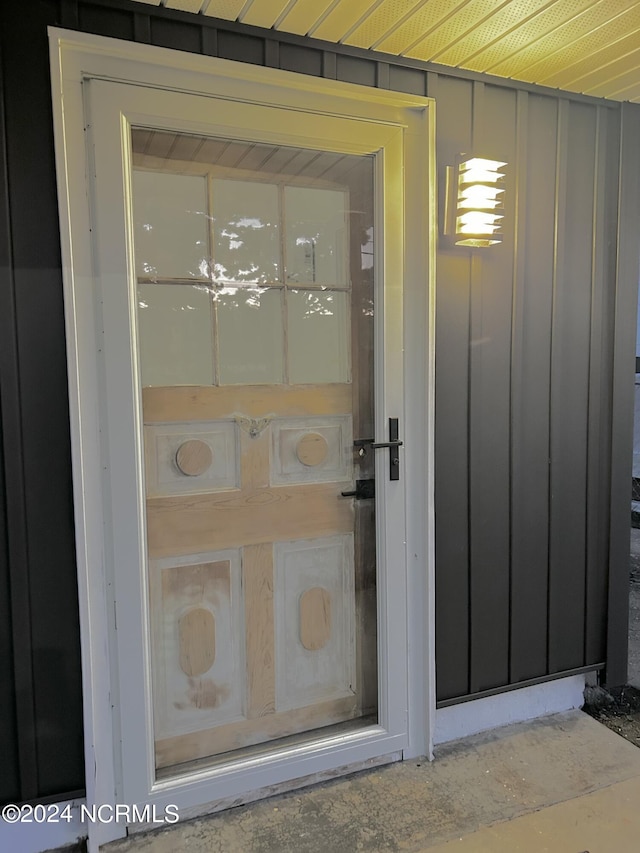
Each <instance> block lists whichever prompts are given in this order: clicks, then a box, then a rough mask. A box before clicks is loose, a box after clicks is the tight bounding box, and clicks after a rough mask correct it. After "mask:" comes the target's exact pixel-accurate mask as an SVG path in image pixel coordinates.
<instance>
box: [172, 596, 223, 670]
mask: <svg viewBox="0 0 640 853" xmlns="http://www.w3.org/2000/svg"><path fill="white" fill-rule="evenodd" d="M178 635H179V638H180V639H179V647H180V668H181V669H182V671H183V672H184V673H185V674H186V675H188V676H190V677H192V678H195V677H196V676H198V675H203V673H205V672H207V671H208V670H210V669H211V667H212V666H213V662H214V660H215V659H216V620H215V619H214V616H213V613H212V612H211V611H210V610H205V609H204V607H197V608H195V609H193V610H189V611H188V612H187V613H185V614H184V615H183V616H181V617H180V621H179V623H178Z"/></svg>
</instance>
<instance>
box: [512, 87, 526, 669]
mask: <svg viewBox="0 0 640 853" xmlns="http://www.w3.org/2000/svg"><path fill="white" fill-rule="evenodd" d="M528 116H529V96H528V94H527V92H518V93H517V96H516V162H515V163H514V164H513V167H512V174H514V175H515V182H514V183H515V223H514V248H513V302H512V306H511V364H510V369H511V389H510V396H509V490H510V500H509V653H508V661H509V680H510V681H512V682H513V681H517V680H518V675H517V674H514V667H513V647H514V637H513V627H514V620H513V604H514V601H513V595H514V577H513V574H514V565H513V550H514V549H513V535H514V504H515V503H516V502H517V501H518V500H519V499H523V498H524V497H525V496H523V495H522V494H520V493H516V491H515V490H514V484H515V482H516V475H517V474H518V473H519V472H518V459H517V458H516V455H515V448H514V435H513V433H514V420H515V417H516V415H515V405H514V400H516V399H517V395H518V393H519V392H520V393H522V390H523V389H522V376H523V336H524V284H525V274H526V264H525V261H526V238H527V230H526V224H527V222H526V219H527V213H528V209H529V208H528V205H527V136H528V130H529V128H528ZM517 482H521V480H520V478H519V477H518V478H517ZM523 511H524V506H523V507H521V512H523Z"/></svg>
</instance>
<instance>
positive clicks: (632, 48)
mask: <svg viewBox="0 0 640 853" xmlns="http://www.w3.org/2000/svg"><path fill="white" fill-rule="evenodd" d="M136 1H137V2H138V3H143V4H146V5H148V6H166V7H167V8H169V9H178V10H181V11H186V12H193V13H196V14H201V15H206V16H208V17H213V18H221V19H223V20H228V21H238V22H240V23H246V24H250V25H253V26H258V27H262V28H265V29H274V30H276V31H279V32H283V33H292V34H295V35H301V36H310V37H313V38H317V39H322V40H324V41H328V42H333V43H335V44H345V45H349V46H353V47H360V48H364V49H372V50H378V51H381V52H383V53H388V54H392V55H395V56H401V57H402V56H404V57H408V58H411V59H420V60H424V61H431V62H437V63H440V64H442V65H445V66H449V67H452V68H463V69H467V70H471V71H477V72H486V73H489V74H495V75H497V76H499V77H506V78H512V79H515V80H522V81H524V82H527V83H539V84H542V85H546V86H554V87H558V88H561V89H565V90H567V91H570V92H581V93H585V94H598V95H600V96H603V97H609V98H614V99H616V100H635V101H640V68H637V66H636V65H635V63H636V60H637V58H638V55H639V54H638V51H640V0H502V2H500V0H136ZM634 75H635V76H634Z"/></svg>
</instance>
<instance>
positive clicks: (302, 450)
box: [296, 432, 329, 468]
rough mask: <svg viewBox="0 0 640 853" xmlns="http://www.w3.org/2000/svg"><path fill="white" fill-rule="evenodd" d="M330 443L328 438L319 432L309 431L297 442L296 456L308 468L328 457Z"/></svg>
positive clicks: (319, 463)
mask: <svg viewBox="0 0 640 853" xmlns="http://www.w3.org/2000/svg"><path fill="white" fill-rule="evenodd" d="M328 452H329V445H328V444H327V439H326V438H325V437H324V436H323V435H320V433H318V432H308V433H306V435H303V436H302V437H301V438H299V439H298V443H297V444H296V456H297V457H298V459H299V461H300V462H301V463H302V464H303V465H306V466H307V467H308V468H315V467H316V465H321V464H322V463H323V462H324V460H325V459H326V458H327V453H328Z"/></svg>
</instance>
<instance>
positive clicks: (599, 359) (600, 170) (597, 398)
mask: <svg viewBox="0 0 640 853" xmlns="http://www.w3.org/2000/svg"><path fill="white" fill-rule="evenodd" d="M606 163H607V123H606V115H605V111H604V109H603V108H602V107H597V108H596V150H595V180H594V184H593V212H592V221H593V238H592V244H591V245H592V249H591V318H590V326H591V330H590V346H589V353H588V360H589V372H588V377H589V396H588V402H587V459H586V466H587V484H586V485H587V488H586V495H585V499H586V519H587V524H586V529H585V547H586V565H585V573H586V583H585V591H584V592H585V599H584V612H585V620H584V663H585V664H588V663H590V662H594V661H599V660H601V659H602V652H603V648H602V643H601V642H599V638H598V635H599V634H600V630H599V626H598V625H597V624H596V625H594V626H593V633H594V636H593V637H592V636H591V634H592V621H593V617H592V613H596V612H597V609H598V607H597V601H596V600H594V594H595V595H596V596H597V595H598V592H599V589H598V585H597V578H598V575H599V573H600V571H601V565H602V564H603V562H604V561H606V553H602V548H601V547H600V546H601V543H602V541H603V538H604V529H603V522H604V518H603V517H602V513H601V512H600V508H601V501H600V496H601V494H602V492H603V486H604V485H605V484H603V483H602V482H601V476H602V472H601V467H600V457H601V455H602V402H603V401H602V392H603V384H604V383H603V376H602V370H603V354H604V353H603V325H604V316H605V312H606V300H605V298H604V288H605V281H604V275H605V252H606V244H605V227H604V220H605V179H606Z"/></svg>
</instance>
